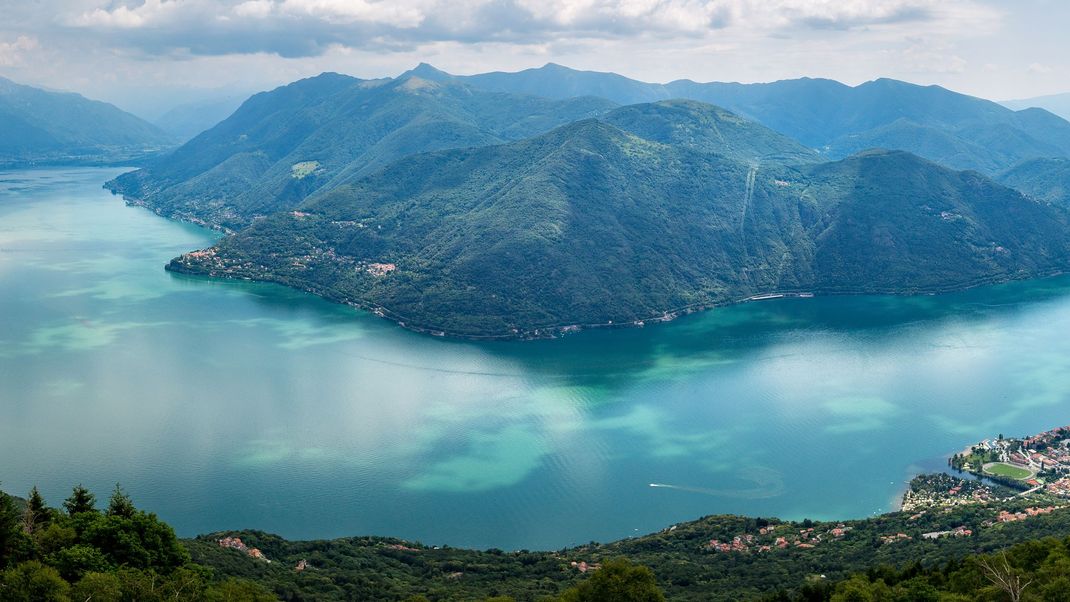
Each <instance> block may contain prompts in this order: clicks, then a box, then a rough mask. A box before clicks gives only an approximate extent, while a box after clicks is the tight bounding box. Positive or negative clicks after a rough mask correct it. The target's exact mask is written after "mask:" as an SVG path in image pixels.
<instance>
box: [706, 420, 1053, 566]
mask: <svg viewBox="0 0 1070 602" xmlns="http://www.w3.org/2000/svg"><path fill="white" fill-rule="evenodd" d="M948 465H949V467H950V468H951V469H952V470H951V471H949V472H948V473H933V474H922V475H918V476H916V477H914V478H913V479H912V480H911V482H910V485H909V486H908V488H907V490H906V492H905V493H904V494H903V498H902V503H901V506H900V514H899V516H901V517H902V516H903V515H908V516H905V517H904V520H901V521H892V522H889V524H888V526H889V527H892V526H893V525H894V526H896V527H897V528H896V529H895V530H891V529H889V530H888V531H886V532H880V533H877V534H872V533H870V534H867V535H866V537H873V536H875V537H876V541H879V543H880V544H881V545H894V544H897V543H899V542H905V541H911V540H915V539H920V540H937V539H943V538H961V537H967V538H968V537H973V536H975V535H977V534H978V533H980V532H981V531H984V530H988V529H992V528H998V527H999V526H1000V525H1004V524H1007V523H1016V522H1019V521H1027V520H1031V519H1035V518H1038V517H1042V516H1046V515H1049V514H1052V513H1053V512H1057V511H1060V510H1063V509H1066V508H1070V500H1068V498H1070V426H1062V427H1057V428H1053V429H1051V430H1048V431H1045V432H1042V433H1039V434H1036V435H1031V436H1027V437H1021V438H1008V437H1004V436H1003V435H1002V434H1001V435H998V436H996V437H993V438H990V439H985V440H983V441H980V442H978V443H976V444H974V445H972V446H970V447H968V448H966V449H964V450H963V451H961V452H959V453H957V454H954V455H952V456H951V457H950V458H949V459H948ZM952 472H957V473H959V474H952ZM969 508H974V509H975V511H971V514H970V516H971V520H970V522H969V524H966V523H961V524H957V523H956V524H946V521H947V519H949V518H951V517H952V516H954V515H956V514H959V511H961V510H966V509H969ZM936 525H942V526H940V527H939V528H934V527H935V526H936ZM927 527H928V528H927ZM852 529H853V526H852V521H846V522H840V523H811V521H804V522H802V523H795V522H790V521H788V522H779V521H777V522H776V523H773V524H766V525H759V526H755V527H754V528H753V529H751V528H748V529H745V530H742V531H741V532H739V533H737V534H733V535H732V536H730V537H728V538H724V537H714V538H711V539H709V540H708V542H707V543H706V544H705V548H706V549H707V550H708V551H710V552H715V553H729V554H731V553H737V554H738V553H744V554H745V553H751V552H754V553H767V552H775V551H777V550H787V549H800V550H807V549H811V548H814V547H818V546H821V545H823V544H828V543H831V542H835V541H839V540H842V539H844V538H845V537H849V534H850V532H851V531H852Z"/></svg>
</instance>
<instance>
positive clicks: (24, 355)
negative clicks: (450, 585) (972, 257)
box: [0, 168, 1070, 549]
mask: <svg viewBox="0 0 1070 602" xmlns="http://www.w3.org/2000/svg"><path fill="white" fill-rule="evenodd" d="M118 173H120V170H116V169H97V168H92V169H90V168H85V169H42V170H33V171H18V172H4V173H0V312H2V313H0V316H2V317H0V416H2V417H0V484H2V487H3V488H4V489H5V490H7V491H9V492H11V493H16V494H25V492H27V491H28V490H29V489H30V487H31V486H32V485H34V484H36V485H38V486H39V487H40V489H41V491H42V492H43V493H44V494H45V497H46V499H47V500H48V501H49V502H50V503H51V504H53V505H58V504H59V502H61V501H62V499H63V498H64V497H66V495H67V494H68V493H69V491H70V488H71V486H73V485H75V484H77V483H84V484H85V485H86V486H88V487H90V488H92V489H93V490H94V491H95V492H96V493H97V496H98V498H101V499H105V500H106V498H107V496H108V494H109V493H110V491H111V489H112V488H113V487H114V485H115V483H117V482H119V483H122V485H123V487H124V488H125V489H126V490H127V491H128V492H129V493H130V494H131V496H132V497H133V498H134V501H135V503H137V504H138V505H139V506H141V507H143V508H146V509H150V510H152V511H154V512H156V513H157V514H159V515H160V516H161V517H162V518H163V519H165V520H166V521H168V522H170V523H171V524H172V525H174V526H175V527H176V529H177V530H178V531H179V533H180V534H181V535H184V536H191V535H195V534H198V533H205V532H210V531H217V530H224V529H238V528H256V529H263V530H266V531H270V532H275V533H279V534H281V535H284V536H286V537H290V538H326V537H338V536H348V535H365V534H369V535H389V536H397V537H403V538H407V539H413V540H419V541H422V542H424V543H427V544H443V543H448V544H450V545H453V546H476V547H499V548H503V549H518V548H528V549H558V548H561V547H564V546H566V545H570V544H576V543H582V542H586V541H590V540H599V541H608V540H612V539H617V538H621V537H627V536H629V535H635V534H641V533H647V532H651V531H656V530H658V529H662V528H665V527H667V526H669V525H671V524H673V523H674V522H678V521H684V520H689V519H694V518H698V517H699V516H703V515H707V514H717V513H742V514H748V515H760V516H762V515H764V516H774V515H775V516H780V517H784V518H793V519H802V518H806V517H809V518H814V519H834V518H855V517H864V516H867V515H871V514H873V513H878V512H883V511H888V510H889V509H891V508H892V507H893V504H894V502H895V499H896V498H897V497H898V495H899V494H900V493H901V491H902V489H903V487H904V485H905V482H906V481H907V480H908V479H909V478H910V477H911V475H913V474H915V473H916V472H917V471H919V470H923V469H926V468H933V467H940V466H941V465H942V464H943V458H944V457H945V456H946V455H947V454H950V453H952V452H955V451H958V450H960V449H962V448H963V447H964V446H965V445H966V444H968V443H971V442H973V441H976V440H979V439H981V438H983V437H987V436H990V435H994V434H997V433H1005V434H1007V435H1008V436H1010V435H1021V434H1025V433H1031V432H1034V431H1039V430H1043V429H1047V428H1048V427H1051V426H1055V425H1063V424H1066V423H1070V403H1068V401H1070V336H1067V333H1070V278H1054V279H1046V280H1041V281H1033V282H1021V283H1013V284H1008V285H1002V286H997V287H988V288H982V289H975V290H972V291H967V292H963V293H957V294H952V295H943V296H925V297H827V298H820V297H819V298H814V299H782V300H774V301H762V302H755V303H749V304H744V305H738V306H734V307H729V308H723V309H716V310H713V311H708V312H705V313H702V314H697V315H693V316H689V317H686V318H681V319H679V320H677V321H674V322H672V323H669V324H664V325H656V326H647V327H646V328H637V329H625V330H613V331H609V330H606V331H591V332H585V333H580V334H577V335H574V336H570V337H567V338H564V339H559V340H547V341H529V342H498V343H472V342H465V341H455V340H444V339H438V338H433V337H428V336H424V335H418V334H414V333H411V332H408V331H405V330H403V329H401V328H399V327H397V326H395V325H394V324H392V323H390V322H387V321H384V320H381V319H378V318H375V317H374V316H371V315H369V314H366V313H362V312H359V311H356V310H353V309H351V308H348V307H344V306H340V305H335V304H331V303H327V302H325V301H322V300H320V299H317V298H315V297H312V296H310V295H306V294H303V293H299V292H296V291H292V290H289V289H286V288H283V287H279V286H275V285H268V284H257V283H248V282H225V281H212V280H207V279H199V278H190V277H182V276H177V275H174V274H171V273H168V272H166V271H164V269H163V266H164V265H165V264H166V262H167V261H168V260H169V259H171V258H172V257H174V256H176V255H178V254H180V253H182V252H185V251H189V250H192V249H196V248H203V247H206V246H209V245H210V244H211V243H212V242H213V240H215V238H216V236H217V234H215V233H213V232H210V231H206V230H203V229H199V228H196V227H193V226H190V225H185V224H180V223H175V222H171V221H168V220H165V219H163V218H160V217H158V216H156V215H154V214H153V213H151V212H150V211H147V210H145V209H140V208H135V207H128V206H126V205H125V204H124V203H123V202H122V200H121V199H120V198H119V197H114V196H112V195H111V194H109V193H108V192H107V191H105V190H103V189H102V188H101V184H102V183H103V182H104V181H105V180H107V179H109V178H111V177H113V176H114V175H117V174H118ZM652 484H656V485H658V486H655V487H652V486H651V485H652Z"/></svg>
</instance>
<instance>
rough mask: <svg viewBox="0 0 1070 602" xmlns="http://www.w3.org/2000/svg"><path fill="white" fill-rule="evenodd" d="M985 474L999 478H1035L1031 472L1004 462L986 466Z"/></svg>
mask: <svg viewBox="0 0 1070 602" xmlns="http://www.w3.org/2000/svg"><path fill="white" fill-rule="evenodd" d="M985 472H986V473H988V474H991V475H996V476H998V477H1010V478H1012V479H1028V478H1029V477H1031V476H1033V473H1032V472H1031V471H1029V470H1026V469H1024V468H1019V467H1017V466H1011V465H1010V464H1004V463H1003V462H993V463H992V464H985Z"/></svg>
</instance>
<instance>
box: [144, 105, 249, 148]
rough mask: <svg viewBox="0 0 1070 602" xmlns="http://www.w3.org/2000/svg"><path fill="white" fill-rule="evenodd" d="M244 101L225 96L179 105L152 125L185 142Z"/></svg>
mask: <svg viewBox="0 0 1070 602" xmlns="http://www.w3.org/2000/svg"><path fill="white" fill-rule="evenodd" d="M244 101H245V96H226V97H223V98H211V99H207V100H200V101H196V102H191V103H186V104H181V105H178V106H177V107H174V108H172V109H170V110H169V111H167V112H166V113H164V114H163V115H161V116H159V117H157V118H156V119H154V120H153V122H152V123H153V125H155V126H156V127H158V128H160V129H161V130H163V131H165V132H167V133H169V134H171V135H172V136H174V137H175V138H177V139H178V140H181V141H182V142H186V141H187V140H190V139H191V138H193V137H194V136H196V135H197V134H200V133H201V132H203V131H205V130H208V129H211V128H212V126H214V125H216V124H217V123H219V122H220V121H223V120H224V119H226V118H227V117H229V116H230V114H231V113H233V112H234V111H235V109H237V108H238V107H239V106H241V104H242V102H244Z"/></svg>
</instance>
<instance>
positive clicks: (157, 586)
mask: <svg viewBox="0 0 1070 602" xmlns="http://www.w3.org/2000/svg"><path fill="white" fill-rule="evenodd" d="M949 486H959V487H962V486H967V487H976V485H969V484H967V483H966V482H964V481H961V480H959V479H956V478H954V477H950V476H948V475H930V476H922V477H918V478H917V479H915V481H914V482H913V483H912V490H917V491H928V490H929V489H928V488H930V487H937V488H938V489H939V491H943V492H946V489H947V487H949ZM1041 498H1044V499H1041ZM57 506H58V505H57ZM1007 513H1010V514H1007ZM1007 516H1012V519H1007V518H1006V517H1007ZM1068 536H1070V510H1067V509H1066V508H1065V507H1063V506H1062V505H1061V502H1060V501H1059V500H1057V499H1050V498H1048V497H1047V496H1046V494H1044V495H1041V496H1040V498H1036V499H1022V498H1015V497H1006V496H1005V495H1003V494H1000V495H997V496H996V497H995V498H993V499H988V500H987V501H973V502H968V503H956V504H947V505H940V504H938V505H935V506H926V507H925V508H921V509H914V510H911V511H909V512H893V513H890V514H884V515H881V516H875V517H871V518H866V519H856V520H843V521H833V522H819V521H810V520H803V521H783V520H779V519H775V518H758V517H743V516H730V515H720V516H708V517H704V518H701V519H698V520H695V521H688V522H684V523H679V524H676V525H671V526H667V527H666V528H665V529H663V530H661V531H659V532H657V533H653V534H650V535H643V536H638V537H633V538H629V539H624V540H621V541H616V542H611V543H605V544H600V543H590V544H585V545H581V546H577V547H570V548H564V549H561V550H557V551H529V550H517V551H503V550H495V549H492V550H485V551H481V550H468V549H461V548H452V547H450V546H447V545H442V546H429V545H424V544H421V543H417V542H410V541H404V540H399V539H394V538H389V537H370V536H363V537H346V538H340V539H334V540H315V541H289V540H286V539H284V538H281V537H279V536H276V535H271V534H268V533H263V532H259V531H249V530H242V531H224V532H219V533H212V534H207V535H202V536H199V537H196V538H194V539H187V540H178V539H177V538H176V537H175V534H174V531H173V530H172V529H171V527H170V526H168V525H167V524H166V523H164V522H163V521H161V520H160V519H159V518H157V517H156V515H154V514H151V513H149V512H146V511H143V510H139V509H137V508H136V507H135V506H134V505H133V503H132V501H131V500H130V498H129V497H127V496H126V495H125V493H123V492H122V490H121V489H119V488H118V487H117V488H116V490H115V492H114V493H113V494H112V496H111V498H110V499H109V500H108V503H107V504H106V507H105V508H103V509H100V508H98V505H97V504H96V502H95V498H94V496H93V494H92V493H91V492H89V491H86V490H85V489H83V488H81V487H76V488H75V490H74V492H73V493H72V494H71V496H70V497H69V498H68V499H67V500H65V501H64V502H63V504H62V506H59V507H49V506H48V504H46V503H45V500H43V499H42V498H40V496H38V495H35V492H31V495H30V496H29V498H28V501H26V502H23V503H22V504H21V506H16V505H15V504H14V503H13V501H12V499H11V498H9V497H8V496H6V495H4V494H2V493H0V599H4V600H5V601H6V600H11V601H13V602H15V601H19V602H21V601H23V600H26V601H32V602H41V601H46V602H47V601H54V602H66V601H69V600H87V599H92V600H101V601H119V600H141V601H145V602H154V601H157V600H159V601H162V600H194V601H203V602H217V601H218V602H222V601H230V602H238V601H257V602H259V601H263V600H274V599H279V600H287V601H294V602H297V601H307V602H330V601H341V600H383V601H402V600H407V601H412V602H416V601H418V600H429V601H435V602H438V601H454V600H457V601H459V600H476V601H478V600H490V599H494V600H496V601H497V602H505V601H506V600H515V601H519V602H535V601H540V602H571V601H574V600H592V601H597V602H603V601H604V602H610V601H612V602H631V601H633V600H635V601H638V600H659V599H661V592H664V597H665V598H666V599H669V600H687V601H690V600H696V601H698V600H703V601H715V602H720V601H724V602H727V601H736V600H829V599H832V600H896V601H898V600H904V601H907V600H937V599H939V600H955V601H958V600H976V599H990V600H1002V599H1004V598H1001V597H1000V593H999V589H998V588H993V587H992V585H991V583H989V582H988V581H987V580H986V578H985V577H984V574H985V572H984V569H983V566H984V565H983V564H982V562H984V561H986V560H988V561H992V560H1000V561H1002V560H1003V559H1004V558H1006V559H1007V565H1008V567H1009V570H1011V571H1013V572H1014V573H1015V574H1018V575H1021V576H1022V577H1023V580H1029V581H1030V582H1031V583H1033V584H1034V585H1033V587H1032V590H1031V591H1029V592H1027V593H1028V594H1029V595H1027V596H1026V597H1023V598H1022V599H1023V600H1061V599H1064V598H1061V597H1059V595H1063V594H1065V583H1066V569H1065V566H1066V558H1067V546H1068V545H1070V540H1066V539H1065V538H1067V537H1068ZM1044 538H1060V539H1044ZM1016 544H1017V545H1016ZM1010 546H1016V547H1010ZM1008 547H1010V549H1009V550H1007V548H1008ZM1003 550H1007V551H1006V552H1003ZM977 554H988V555H989V556H987V557H978V556H976V555H977ZM633 563H634V564H633ZM636 565H638V567H636ZM641 567H649V569H652V570H653V575H651V573H650V572H649V570H647V569H644V568H641ZM628 584H630V587H626V586H627V585H628ZM852 591H861V592H864V593H868V594H869V596H870V597H862V598H857V597H856V598H850V597H846V598H845V597H843V596H846V595H850V592H852ZM614 592H616V593H614ZM621 592H624V593H623V594H622V593H621ZM938 592H942V593H946V594H951V595H954V596H958V597H950V598H948V597H945V598H938V597H935V596H934V595H933V594H934V593H938ZM921 594H924V596H923V597H920V596H921ZM577 596H579V597H577ZM874 596H883V597H874ZM982 596H983V597H982Z"/></svg>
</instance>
